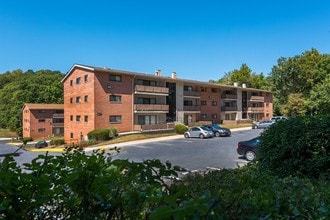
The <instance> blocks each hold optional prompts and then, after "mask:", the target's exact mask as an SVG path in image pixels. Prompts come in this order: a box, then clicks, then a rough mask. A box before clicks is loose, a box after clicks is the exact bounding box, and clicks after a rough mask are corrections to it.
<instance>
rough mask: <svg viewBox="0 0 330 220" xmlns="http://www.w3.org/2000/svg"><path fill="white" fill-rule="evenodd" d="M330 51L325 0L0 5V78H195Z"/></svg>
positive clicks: (74, 0)
mask: <svg viewBox="0 0 330 220" xmlns="http://www.w3.org/2000/svg"><path fill="white" fill-rule="evenodd" d="M312 48H315V49H317V50H318V51H319V52H320V53H322V54H329V53H330V1H328V0H310V1H307V0H276V1H275V0H268V1H266V0H263V1H261V0H249V1H248V0H246V1H245V0H136V1H134V0H108V1H106V0H93V1H87V0H80V1H79V0H56V1H47V0H10V1H9V0H0V73H5V72H7V71H13V70H17V69H21V70H23V71H27V70H33V71H37V70H41V69H49V70H53V71H60V72H62V73H67V72H68V71H69V70H70V68H71V67H72V66H73V65H74V64H83V65H89V66H96V67H108V68H111V69H119V70H125V71H133V72H138V73H149V74H154V73H155V71H156V70H158V69H159V70H161V74H162V75H164V76H170V75H171V73H172V72H176V73H177V77H178V78H182V79H192V80H199V81H209V80H218V79H220V78H222V77H223V76H224V74H226V73H228V72H231V71H233V70H237V69H239V68H240V67H241V65H242V64H246V65H248V66H249V67H250V69H251V70H252V72H255V73H257V74H260V73H263V74H264V75H268V74H269V73H270V72H271V69H272V67H273V66H274V65H277V60H278V59H279V58H281V57H285V58H288V57H293V56H296V55H301V54H302V53H304V52H306V51H309V50H311V49H312Z"/></svg>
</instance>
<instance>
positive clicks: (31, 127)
mask: <svg viewBox="0 0 330 220" xmlns="http://www.w3.org/2000/svg"><path fill="white" fill-rule="evenodd" d="M63 107H64V105H63V104H32V103H26V104H25V105H24V106H23V109H22V112H23V128H22V129H23V137H31V138H32V139H44V138H47V137H49V136H63V135H64V108H63Z"/></svg>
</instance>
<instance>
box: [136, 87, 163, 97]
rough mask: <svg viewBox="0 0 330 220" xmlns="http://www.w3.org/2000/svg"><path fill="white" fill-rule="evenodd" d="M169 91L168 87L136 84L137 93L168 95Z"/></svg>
mask: <svg viewBox="0 0 330 220" xmlns="http://www.w3.org/2000/svg"><path fill="white" fill-rule="evenodd" d="M168 92H169V89H168V88H166V87H158V86H144V85H135V94H149V95H150V94H154V95H168Z"/></svg>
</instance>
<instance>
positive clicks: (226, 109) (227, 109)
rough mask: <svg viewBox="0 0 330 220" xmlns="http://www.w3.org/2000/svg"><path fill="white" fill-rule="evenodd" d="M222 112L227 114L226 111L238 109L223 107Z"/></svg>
mask: <svg viewBox="0 0 330 220" xmlns="http://www.w3.org/2000/svg"><path fill="white" fill-rule="evenodd" d="M221 111H223V112H226V111H237V107H225V106H224V107H221Z"/></svg>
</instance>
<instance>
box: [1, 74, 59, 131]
mask: <svg viewBox="0 0 330 220" xmlns="http://www.w3.org/2000/svg"><path fill="white" fill-rule="evenodd" d="M63 77H64V74H62V73H60V72H58V71H51V70H39V71H36V72H34V71H32V70H28V71H26V72H23V71H22V70H14V71H12V72H9V71H8V72H6V73H3V74H1V75H0V128H9V129H10V130H12V131H16V132H17V133H18V134H21V133H22V107H23V105H24V103H47V104H48V103H57V104H60V103H63V85H62V83H61V80H62V79H63Z"/></svg>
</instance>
